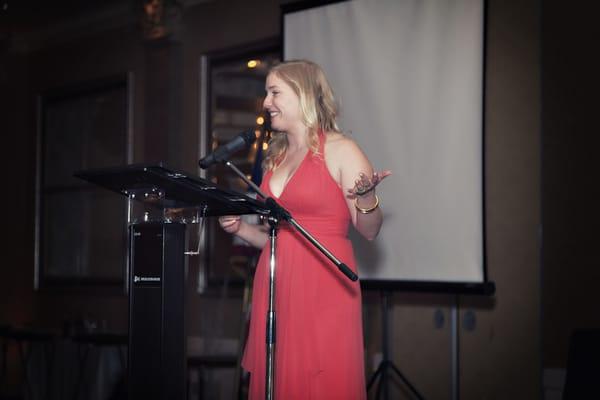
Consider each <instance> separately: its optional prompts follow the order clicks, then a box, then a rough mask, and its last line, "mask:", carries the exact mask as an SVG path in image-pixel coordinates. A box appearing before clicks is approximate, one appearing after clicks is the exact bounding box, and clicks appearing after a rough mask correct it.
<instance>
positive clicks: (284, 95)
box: [263, 74, 304, 132]
mask: <svg viewBox="0 0 600 400" xmlns="http://www.w3.org/2000/svg"><path fill="white" fill-rule="evenodd" d="M265 90H266V92H267V96H266V97H265V100H264V102H263V107H264V109H265V110H266V111H267V112H268V113H269V115H270V117H271V127H272V128H273V129H274V130H276V131H280V132H290V131H292V130H295V129H298V128H303V127H304V124H303V122H302V111H301V110H300V99H299V98H298V96H297V95H296V93H294V90H293V89H292V88H291V87H290V86H289V85H288V84H287V83H286V82H285V81H283V80H282V79H280V78H279V77H278V76H277V75H275V74H269V75H268V76H267V82H266V85H265Z"/></svg>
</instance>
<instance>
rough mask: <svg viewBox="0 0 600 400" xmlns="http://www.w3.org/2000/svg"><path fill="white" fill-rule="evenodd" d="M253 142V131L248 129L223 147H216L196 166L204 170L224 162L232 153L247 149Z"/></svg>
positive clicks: (254, 138) (254, 137) (254, 136)
mask: <svg viewBox="0 0 600 400" xmlns="http://www.w3.org/2000/svg"><path fill="white" fill-rule="evenodd" d="M255 141H256V135H255V134H254V129H248V130H247V131H244V132H242V133H240V134H238V135H237V136H236V137H235V138H233V139H231V140H230V141H229V142H227V143H226V144H224V145H223V146H219V147H217V149H216V150H215V151H213V152H212V153H210V154H209V155H207V156H206V157H204V158H202V159H201V160H200V161H198V164H199V165H200V168H202V169H206V168H208V167H209V166H211V165H212V164H214V163H218V162H221V161H224V160H226V159H227V158H229V156H231V155H232V154H233V153H237V152H238V151H240V150H242V149H247V148H249V147H250V146H251V145H252V143H254V142H255Z"/></svg>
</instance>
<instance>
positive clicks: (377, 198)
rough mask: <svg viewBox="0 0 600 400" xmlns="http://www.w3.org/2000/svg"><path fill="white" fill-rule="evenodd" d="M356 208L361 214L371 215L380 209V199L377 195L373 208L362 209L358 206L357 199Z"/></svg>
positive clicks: (356, 201) (355, 200)
mask: <svg viewBox="0 0 600 400" xmlns="http://www.w3.org/2000/svg"><path fill="white" fill-rule="evenodd" d="M354 207H355V208H356V209H357V210H358V211H359V212H360V213H361V214H370V213H372V212H373V211H375V209H376V208H377V207H379V197H377V195H375V205H374V206H373V207H369V208H361V207H359V206H358V197H357V198H356V199H354Z"/></svg>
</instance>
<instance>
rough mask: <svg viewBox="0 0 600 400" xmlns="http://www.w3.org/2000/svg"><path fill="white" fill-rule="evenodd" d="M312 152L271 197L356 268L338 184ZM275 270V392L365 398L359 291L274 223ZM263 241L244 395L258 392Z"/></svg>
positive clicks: (265, 285)
mask: <svg viewBox="0 0 600 400" xmlns="http://www.w3.org/2000/svg"><path fill="white" fill-rule="evenodd" d="M319 140H320V144H319V152H318V153H316V154H314V153H313V152H312V151H310V150H309V151H308V153H307V154H306V156H305V157H304V159H303V160H302V162H301V164H300V165H299V166H298V168H297V169H296V171H295V172H294V174H293V176H292V177H291V178H290V179H289V181H288V182H287V184H286V186H285V187H284V188H283V191H282V192H281V194H280V196H279V197H276V196H274V195H273V193H272V192H271V190H270V185H269V184H270V181H271V176H272V171H269V172H267V173H266V174H265V176H264V179H263V182H262V185H261V189H262V191H263V192H264V193H265V194H266V195H267V196H271V197H273V198H274V199H275V200H277V201H278V203H279V204H281V205H282V206H283V207H285V208H286V209H287V210H288V211H289V212H290V213H291V214H292V216H293V217H294V218H295V219H296V221H298V223H299V224H300V225H302V226H303V227H304V228H305V229H306V230H307V231H308V232H310V233H311V234H312V235H313V236H314V237H315V238H316V239H317V240H319V241H320V242H321V243H322V244H323V245H324V246H325V247H326V248H327V249H328V250H329V251H331V252H332V253H333V254H334V255H335V256H336V257H337V258H338V259H340V260H341V261H342V262H344V263H345V264H346V265H348V267H350V268H351V269H352V270H354V271H355V272H356V263H355V259H354V254H353V250H352V246H351V243H350V241H349V240H348V238H347V234H348V227H349V224H350V220H351V219H350V218H351V217H350V212H349V211H348V206H347V205H346V201H345V198H344V193H343V191H342V189H341V188H340V187H339V186H338V184H337V182H336V181H335V180H334V179H333V177H332V176H331V175H330V173H329V171H328V169H327V166H326V164H325V158H324V155H325V152H324V144H325V135H324V134H320V135H319ZM276 244H277V247H276V256H275V257H276V271H275V313H276V339H275V356H274V358H275V369H274V375H275V380H274V390H275V399H286V400H293V399H299V400H300V399H302V400H321V399H322V400H332V399H344V400H352V399H357V400H358V399H361V400H362V399H365V398H366V390H365V376H364V350H363V333H362V314H361V292H360V286H359V283H358V282H351V281H350V280H349V279H348V278H346V276H344V275H343V274H342V273H341V272H340V271H339V270H338V269H337V268H336V267H335V265H333V264H332V263H331V262H330V261H329V260H328V259H327V258H326V257H325V256H324V255H322V254H321V253H320V252H319V250H318V249H316V248H314V247H313V245H312V244H311V243H310V242H309V241H308V240H306V239H305V238H304V237H302V236H301V234H300V233H298V232H296V230H295V229H294V228H293V227H292V226H290V225H289V224H287V223H285V222H282V223H280V224H279V229H278V235H277V242H276ZM269 256H270V244H269V243H267V245H266V246H265V247H264V248H263V250H262V253H261V255H260V258H259V261H258V264H257V268H256V272H255V275H254V283H253V292H252V308H251V319H250V328H249V334H248V339H247V341H246V347H245V351H244V357H243V360H242V366H243V367H244V368H245V369H246V370H247V371H249V372H250V388H249V399H251V400H258V399H264V396H265V371H266V336H265V331H266V315H267V309H268V296H269V258H270V257H269Z"/></svg>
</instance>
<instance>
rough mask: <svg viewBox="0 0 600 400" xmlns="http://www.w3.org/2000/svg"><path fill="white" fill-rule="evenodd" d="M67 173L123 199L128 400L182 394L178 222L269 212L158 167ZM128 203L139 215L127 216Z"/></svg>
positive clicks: (181, 233) (181, 229)
mask: <svg viewBox="0 0 600 400" xmlns="http://www.w3.org/2000/svg"><path fill="white" fill-rule="evenodd" d="M75 176H76V177H78V178H81V179H83V180H86V181H88V182H91V183H93V184H96V185H99V186H102V187H104V188H106V189H109V190H112V191H115V192H118V193H120V194H123V195H125V196H127V198H128V199H129V211H128V228H129V261H128V274H127V275H128V285H129V286H128V287H129V359H128V392H129V399H131V400H141V399H144V400H147V399H160V400H163V399H165V400H166V399H185V398H186V393H185V390H186V351H185V337H186V336H185V325H184V314H185V313H184V263H185V256H184V252H185V229H186V223H188V222H197V220H198V219H199V218H204V217H210V216H219V215H241V214H261V215H268V214H269V211H268V210H267V209H266V208H265V206H264V204H263V203H261V202H259V201H256V200H254V199H252V198H250V197H248V196H245V195H243V194H240V193H237V192H234V191H231V190H228V189H223V188H220V187H217V186H216V185H215V184H213V183H212V182H209V181H207V180H204V179H201V178H198V177H193V176H189V175H187V174H185V173H182V172H177V171H172V170H169V169H167V168H165V167H163V166H162V165H160V164H158V165H141V164H139V165H127V166H123V167H115V168H103V169H94V170H86V171H80V172H77V173H75ZM136 206H137V207H140V206H141V207H142V212H140V213H134V208H135V207H136ZM173 209H177V210H187V211H189V210H191V213H190V212H187V213H185V212H183V213H181V214H180V215H184V216H186V217H183V218H179V217H177V216H176V215H174V214H173V213H170V212H169V211H168V210H173ZM190 216H191V217H190ZM188 217H189V219H188Z"/></svg>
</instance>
